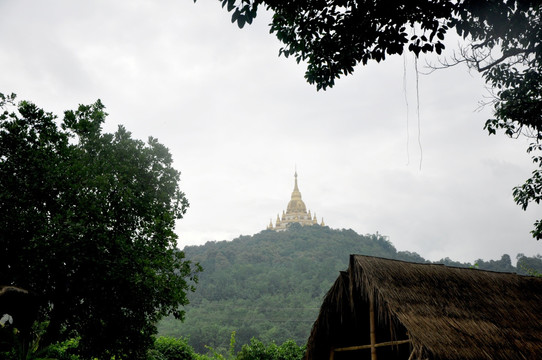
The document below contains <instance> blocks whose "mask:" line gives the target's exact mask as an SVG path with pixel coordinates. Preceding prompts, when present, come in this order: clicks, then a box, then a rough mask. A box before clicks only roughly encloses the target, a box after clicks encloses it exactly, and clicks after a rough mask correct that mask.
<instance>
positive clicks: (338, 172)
mask: <svg viewBox="0 0 542 360" xmlns="http://www.w3.org/2000/svg"><path fill="white" fill-rule="evenodd" d="M269 19H270V16H269V14H265V13H263V12H262V13H260V14H259V16H258V18H257V19H256V21H255V23H254V24H253V25H252V26H249V27H245V29H242V30H241V29H238V28H237V27H236V26H234V25H232V24H231V22H230V14H228V13H226V12H225V11H224V10H223V9H221V6H220V3H219V2H218V1H216V0H199V1H198V2H197V3H195V4H194V3H193V2H192V1H191V0H160V1H156V0H115V1H110V0H92V1H91V0H86V1H84V0H81V1H71V0H49V1H41V0H2V1H0V33H1V34H2V36H1V40H0V69H1V71H0V92H4V93H9V92H15V93H17V94H18V96H19V99H28V100H31V101H33V102H35V103H36V104H38V105H39V106H41V107H43V108H45V109H47V110H49V111H53V112H55V113H58V114H61V113H62V111H64V110H67V109H73V108H75V107H76V106H77V105H78V104H80V103H84V104H87V103H91V102H94V101H95V100H96V99H101V100H102V101H103V103H104V104H105V105H106V107H107V112H108V113H109V117H108V120H107V124H106V130H107V131H114V130H115V129H116V127H117V126H118V125H119V124H123V125H125V126H126V127H127V128H128V130H130V131H131V132H132V133H133V135H134V137H136V138H140V139H146V138H147V137H148V136H153V137H156V138H158V139H159V141H160V142H161V143H163V144H165V145H166V146H167V147H168V148H169V149H170V151H171V153H172V154H173V157H174V160H175V167H176V168H177V169H178V170H180V171H181V173H182V175H181V188H182V189H183V191H184V192H185V193H186V195H187V197H188V199H189V201H190V204H191V205H190V208H189V210H188V213H187V214H186V216H185V218H184V219H183V220H181V221H180V222H179V223H178V226H177V231H178V234H179V237H180V238H179V246H180V247H181V248H182V247H184V246H185V245H193V244H203V243H205V242H206V241H212V240H232V239H234V238H235V237H237V236H239V235H252V234H255V233H257V232H259V231H261V230H263V229H265V227H266V226H267V224H268V223H269V221H270V219H271V218H273V219H275V218H276V216H277V213H282V210H283V209H285V208H286V205H287V203H288V201H289V199H290V195H291V192H292V190H293V180H294V177H293V175H294V171H295V169H296V167H297V172H298V174H299V178H298V180H299V187H300V190H301V193H302V195H303V200H304V201H305V203H306V205H307V207H308V208H309V209H310V210H311V211H312V212H313V213H314V212H316V214H317V216H318V218H319V219H320V218H322V217H323V218H324V221H325V222H326V224H327V225H329V226H330V227H332V228H337V229H343V228H344V229H353V230H355V231H356V232H358V233H361V234H366V233H375V232H377V231H378V232H379V233H380V234H383V235H386V236H389V238H390V241H391V242H392V243H393V244H394V245H395V246H396V247H397V249H399V250H408V251H415V252H418V253H419V254H420V255H422V256H423V257H425V258H428V259H431V260H439V259H441V258H444V257H450V258H452V259H454V260H461V261H471V262H472V261H474V260H476V259H478V258H482V259H485V260H489V259H499V258H500V257H501V255H502V254H504V253H507V254H510V255H511V257H512V258H513V259H514V258H515V256H516V254H517V253H525V254H527V255H535V254H538V253H542V251H541V248H540V247H541V244H540V243H537V242H536V241H535V240H534V239H532V238H531V236H530V234H529V231H530V230H531V229H532V224H533V222H534V221H535V219H536V218H537V216H539V215H540V207H538V208H537V207H536V206H534V205H533V206H532V208H531V209H529V211H527V212H524V211H522V210H521V209H520V207H519V206H517V205H515V204H514V202H513V198H512V188H513V187H514V186H516V185H518V184H520V183H522V182H523V181H524V180H525V179H526V178H527V177H528V176H529V175H530V172H531V171H532V169H533V167H532V164H531V161H530V158H529V156H528V155H527V154H526V153H525V149H526V144H527V142H526V140H525V139H516V140H512V139H508V138H506V137H505V136H504V135H497V136H488V135H487V133H486V132H485V131H484V130H483V125H484V122H485V120H486V119H487V118H488V117H490V116H491V107H485V108H482V109H480V107H479V103H480V102H483V101H484V100H487V99H486V98H487V96H488V92H487V90H486V89H485V87H484V83H483V81H481V79H480V77H479V75H478V74H476V73H469V71H468V70H467V69H466V68H464V67H457V68H452V69H446V70H441V71H437V72H434V73H432V74H431V75H420V76H419V86H418V89H419V118H418V113H417V111H416V109H417V106H418V105H417V101H416V99H417V97H416V87H415V84H416V76H415V75H416V72H415V64H414V59H413V58H412V56H411V55H408V56H406V57H394V58H390V59H388V60H387V61H386V62H384V63H382V64H371V65H369V66H366V67H358V68H357V69H356V71H355V73H354V75H353V76H348V77H346V78H343V79H341V80H339V81H338V82H337V85H336V87H335V88H333V89H331V90H328V91H326V92H322V91H321V92H317V91H316V89H315V88H314V87H313V86H310V85H308V84H307V83H306V82H305V81H304V78H303V73H304V67H303V65H302V64H300V65H298V64H296V62H295V61H294V60H293V59H285V58H283V57H278V51H279V48H280V43H279V42H278V40H276V39H275V37H274V36H273V35H270V34H269V30H268V26H267V25H268V23H269V21H270V20H269ZM451 45H456V44H455V40H453V41H452V42H451ZM452 47H453V46H452ZM429 60H430V61H431V59H429ZM424 62H425V60H420V62H419V68H420V70H422V71H423V65H424Z"/></svg>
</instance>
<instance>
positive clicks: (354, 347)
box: [333, 340, 410, 351]
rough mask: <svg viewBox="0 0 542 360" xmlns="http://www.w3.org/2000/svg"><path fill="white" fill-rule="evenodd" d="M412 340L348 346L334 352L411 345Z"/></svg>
mask: <svg viewBox="0 0 542 360" xmlns="http://www.w3.org/2000/svg"><path fill="white" fill-rule="evenodd" d="M409 342H410V340H395V341H386V342H383V343H378V344H374V345H373V344H369V345H357V346H348V347H342V348H336V349H333V351H353V350H363V349H370V348H371V347H375V348H378V347H383V346H394V345H402V344H407V343H409Z"/></svg>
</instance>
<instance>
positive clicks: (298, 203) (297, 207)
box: [267, 171, 325, 231]
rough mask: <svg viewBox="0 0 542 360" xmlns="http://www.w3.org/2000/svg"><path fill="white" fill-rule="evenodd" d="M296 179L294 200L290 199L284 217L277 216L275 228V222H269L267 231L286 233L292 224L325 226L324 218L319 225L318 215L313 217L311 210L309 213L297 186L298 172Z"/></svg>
mask: <svg viewBox="0 0 542 360" xmlns="http://www.w3.org/2000/svg"><path fill="white" fill-rule="evenodd" d="M294 178H295V183H294V191H292V198H291V199H290V202H289V203H288V207H287V208H286V212H285V211H284V210H283V211H282V217H281V216H279V215H278V214H277V220H276V221H275V226H273V220H271V221H270V222H269V225H268V226H267V230H275V231H284V230H286V228H287V227H288V226H289V225H290V224H292V223H298V224H301V225H302V226H305V225H320V226H325V224H324V219H323V218H322V222H321V223H320V224H318V220H316V214H314V216H312V215H311V211H310V210H309V211H307V207H306V206H305V203H304V202H303V200H302V199H301V192H300V191H299V187H298V186H297V171H296V172H295V174H294Z"/></svg>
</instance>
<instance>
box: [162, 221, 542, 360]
mask: <svg viewBox="0 0 542 360" xmlns="http://www.w3.org/2000/svg"><path fill="white" fill-rule="evenodd" d="M184 251H185V253H186V256H187V258H188V259H190V260H192V261H195V262H199V263H200V264H201V265H202V266H203V269H204V271H203V273H201V274H200V281H199V284H198V286H197V291H196V292H195V293H193V294H191V295H190V304H189V305H188V306H186V319H185V321H184V323H183V322H180V321H178V320H174V319H173V318H168V319H166V320H164V321H162V322H161V324H160V326H159V331H160V334H161V335H164V336H173V337H179V336H183V337H187V338H188V341H189V344H190V345H191V346H192V347H194V349H195V350H196V351H197V352H199V353H205V352H206V351H207V350H208V347H211V348H213V349H215V350H218V351H222V352H225V351H226V349H228V346H229V340H230V335H231V333H232V332H233V331H235V332H236V338H237V342H236V346H237V347H238V349H237V350H239V349H240V347H241V346H242V345H243V344H247V343H249V342H250V339H251V338H252V337H256V338H258V339H260V340H262V341H263V342H268V343H270V342H276V343H283V342H284V341H286V340H288V339H293V340H295V341H296V343H297V344H298V345H302V344H304V343H305V341H306V340H307V338H308V334H309V331H310V329H311V326H312V323H313V322H314V320H315V319H316V316H317V313H318V311H319V307H320V304H321V300H322V298H323V296H324V295H325V293H326V291H327V290H328V289H329V288H330V286H331V284H332V283H333V281H334V280H335V279H336V277H337V276H338V273H339V271H341V270H344V269H346V268H347V266H348V259H349V255H350V254H365V255H372V256H379V257H385V258H391V259H399V260H405V261H412V262H427V261H426V260H425V259H424V258H422V257H421V256H420V255H418V254H416V253H412V252H405V251H397V250H396V249H395V247H394V246H393V245H392V243H390V242H389V241H388V240H387V239H386V238H384V237H382V236H380V235H378V234H376V235H360V234H357V233H356V232H354V231H353V230H344V229H343V230H334V229H330V228H329V227H321V226H305V227H302V226H299V225H297V224H293V225H292V226H290V228H289V229H288V231H284V232H275V231H272V230H265V231H262V232H260V233H258V234H255V235H253V236H241V237H239V238H237V239H234V240H232V241H219V242H208V243H206V244H205V245H202V246H189V247H186V248H185V249H184ZM439 263H443V264H446V265H450V266H461V267H477V268H479V269H485V270H493V271H507V272H518V273H523V274H527V273H528V272H531V273H537V272H542V258H541V257H535V258H529V257H525V256H523V255H521V254H520V255H518V268H516V267H514V266H512V261H511V258H510V256H509V255H503V256H502V258H501V259H500V260H490V261H484V260H481V259H479V260H477V261H475V262H474V263H473V264H470V263H460V262H454V261H453V260H451V259H448V258H446V259H442V260H441V261H439ZM520 265H521V266H520ZM206 346H207V347H206Z"/></svg>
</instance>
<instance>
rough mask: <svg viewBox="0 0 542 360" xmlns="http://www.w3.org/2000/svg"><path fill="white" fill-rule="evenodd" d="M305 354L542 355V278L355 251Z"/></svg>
mask: <svg viewBox="0 0 542 360" xmlns="http://www.w3.org/2000/svg"><path fill="white" fill-rule="evenodd" d="M306 358H307V360H346V359H359V360H363V359H371V360H374V359H397V360H414V359H439V360H470V359H493V360H499V359H503V360H505V359H506V360H514V359H542V278H536V277H527V276H520V275H516V274H509V273H497V272H490V271H481V270H477V269H467V268H455V267H448V266H444V265H435V264H415V263H408V262H404V261H397V260H388V259H382V258H375V257H368V256H362V255H351V256H350V265H349V267H348V270H347V271H345V272H341V274H340V276H339V277H338V278H337V280H336V281H335V283H334V284H333V286H332V287H331V289H330V290H329V292H328V293H327V295H326V296H325V298H324V301H323V304H322V308H321V310H320V314H319V316H318V319H317V320H316V322H315V323H314V325H313V328H312V332H311V335H310V337H309V341H308V344H307V353H306Z"/></svg>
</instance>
